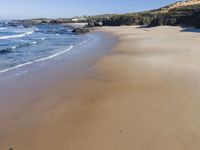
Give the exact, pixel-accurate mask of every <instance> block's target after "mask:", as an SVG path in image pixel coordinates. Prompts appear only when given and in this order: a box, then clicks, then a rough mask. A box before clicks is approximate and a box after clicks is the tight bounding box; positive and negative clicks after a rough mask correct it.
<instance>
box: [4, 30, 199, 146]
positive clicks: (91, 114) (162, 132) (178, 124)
mask: <svg viewBox="0 0 200 150" xmlns="http://www.w3.org/2000/svg"><path fill="white" fill-rule="evenodd" d="M181 30H182V29H181V28H180V27H167V26H163V27H156V28H138V27H137V26H129V27H127V26H126V27H124V26H122V27H103V28H97V29H96V30H95V31H97V32H105V33H106V34H108V36H106V37H107V38H106V37H103V38H102V39H103V40H102V41H101V42H102V43H99V44H98V45H96V46H97V47H96V49H95V51H94V53H93V51H92V50H93V49H94V48H95V46H94V47H93V48H91V49H90V50H89V51H87V52H85V51H83V52H85V53H81V54H82V55H78V57H75V56H74V57H73V58H72V60H71V61H67V62H68V65H67V66H68V67H69V68H67V69H64V68H65V67H64V66H65V65H66V63H64V62H63V60H62V61H60V63H57V66H55V67H53V68H52V67H51V65H50V64H51V63H49V64H48V66H49V67H47V68H48V69H47V71H46V72H45V73H44V72H43V69H44V68H40V69H39V70H38V71H33V72H34V73H33V72H32V73H33V74H32V75H30V74H26V75H23V78H21V77H22V76H19V78H21V79H18V82H12V81H10V85H9V84H8V85H7V84H5V83H3V85H1V88H0V96H1V97H3V98H5V99H6V97H12V96H11V95H12V94H13V91H15V94H13V100H14V101H12V102H9V101H7V99H6V101H2V100H1V99H0V102H1V106H0V107H1V109H0V122H3V123H1V128H0V141H1V145H0V149H9V148H13V149H14V150H15V149H22V150H25V149H29V150H35V149H37V150H44V149H48V150H55V149H69V150H88V149H89V150H90V149H95V150H102V149H105V150H107V149H109V150H122V149H126V150H133V149H139V150H146V149H148V150H160V149H162V150H169V149H171V150H183V149H199V148H200V146H199V142H200V140H199V137H200V130H199V126H200V122H199V121H198V120H199V119H198V118H199V117H198V116H199V115H200V111H199V110H200V109H199V90H198V89H199V88H200V80H199V77H198V75H199V74H200V70H199V68H200V65H199V64H200V61H199V55H200V53H199V51H198V50H199V49H200V46H199V44H198V43H199V34H198V33H194V32H183V31H181ZM110 35H112V36H111V37H109V36H110ZM113 36H114V37H113ZM111 41H112V42H111ZM110 42H111V43H110ZM116 42H117V43H116ZM111 49H112V51H110V50H111ZM102 50H103V51H102ZM74 58H76V60H74ZM77 58H79V59H77ZM62 62H63V63H62ZM52 64H53V62H52ZM52 66H53V65H52ZM67 70H68V71H67ZM24 77H25V80H24ZM31 80H32V81H35V82H32V81H31ZM14 83H15V84H14ZM25 84H26V85H28V86H23V85H25ZM18 85H20V87H21V88H18ZM7 89H9V90H10V92H11V93H12V94H11V95H9V94H8V93H7V94H8V95H6V94H5V92H6V91H7ZM7 92H8V91H7ZM22 97H23V99H22ZM15 102H17V103H15ZM22 105H23V106H25V107H21V106H22ZM6 106H7V107H6ZM8 106H9V107H8ZM17 107H18V108H17ZM16 108H17V109H18V110H19V111H15V110H14V109H16ZM22 108H23V109H22ZM3 112H4V113H3Z"/></svg>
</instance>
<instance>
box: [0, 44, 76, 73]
mask: <svg viewBox="0 0 200 150" xmlns="http://www.w3.org/2000/svg"><path fill="white" fill-rule="evenodd" d="M73 47H74V46H73V45H71V46H70V47H69V48H67V49H66V50H64V51H62V52H59V53H56V54H53V55H51V56H48V57H44V58H40V59H37V60H34V61H31V62H27V63H24V64H19V65H17V66H14V67H11V68H8V69H4V70H0V74H1V73H5V72H8V71H10V70H14V69H17V68H20V67H24V66H27V65H31V64H33V63H37V62H41V61H45V60H48V59H51V58H54V57H57V56H59V55H61V54H63V53H66V52H68V51H70V50H71V49H72V48H73Z"/></svg>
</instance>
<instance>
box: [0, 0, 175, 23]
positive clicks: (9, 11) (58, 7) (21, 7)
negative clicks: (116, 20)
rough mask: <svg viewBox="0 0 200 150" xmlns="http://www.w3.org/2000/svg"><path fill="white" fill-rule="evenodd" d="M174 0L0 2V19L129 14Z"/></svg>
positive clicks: (23, 0) (30, 0)
mask: <svg viewBox="0 0 200 150" xmlns="http://www.w3.org/2000/svg"><path fill="white" fill-rule="evenodd" d="M175 1H176V0H0V19H27V18H40V17H45V18H62V17H74V16H83V15H96V14H106V13H128V12H138V11H143V10H149V9H154V8H159V7H162V6H165V5H168V4H170V3H172V2H175Z"/></svg>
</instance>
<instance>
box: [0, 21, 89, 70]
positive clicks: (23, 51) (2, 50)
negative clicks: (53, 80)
mask: <svg viewBox="0 0 200 150" xmlns="http://www.w3.org/2000/svg"><path fill="white" fill-rule="evenodd" d="M87 40H88V37H87V36H84V35H75V34H73V33H72V29H71V28H70V27H66V26H62V25H54V24H52V25H36V26H32V27H28V28H27V27H24V26H23V25H18V26H9V25H8V23H7V22H5V21H4V22H0V74H2V73H5V72H8V71H11V70H14V69H18V68H20V67H24V66H27V65H30V64H33V63H38V62H40V61H45V60H48V59H52V58H54V57H57V56H59V55H62V54H64V53H68V52H69V51H70V50H72V49H73V47H74V46H75V45H77V44H80V43H84V42H86V41H87Z"/></svg>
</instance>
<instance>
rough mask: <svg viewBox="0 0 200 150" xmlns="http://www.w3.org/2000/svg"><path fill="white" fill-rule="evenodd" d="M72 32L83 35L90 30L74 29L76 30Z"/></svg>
mask: <svg viewBox="0 0 200 150" xmlns="http://www.w3.org/2000/svg"><path fill="white" fill-rule="evenodd" d="M72 32H73V33H76V34H83V33H88V32H90V30H89V29H87V28H76V29H73V30H72Z"/></svg>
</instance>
